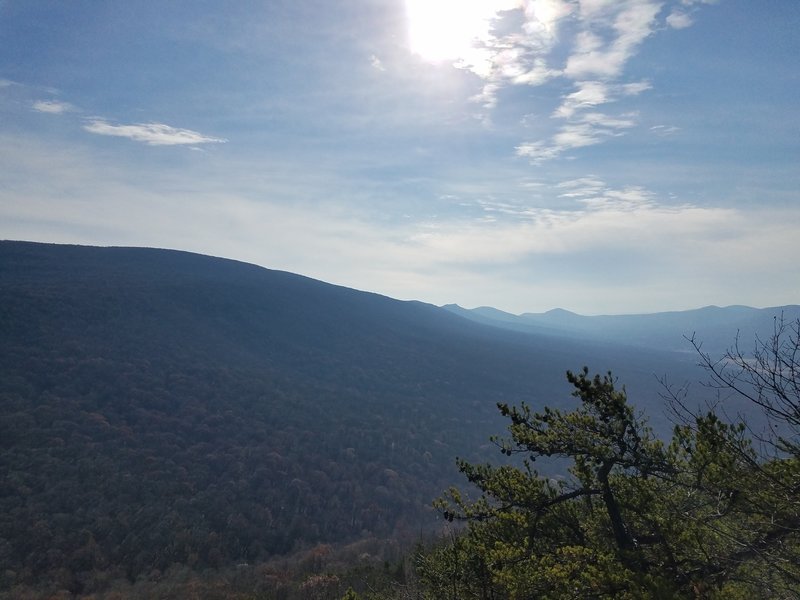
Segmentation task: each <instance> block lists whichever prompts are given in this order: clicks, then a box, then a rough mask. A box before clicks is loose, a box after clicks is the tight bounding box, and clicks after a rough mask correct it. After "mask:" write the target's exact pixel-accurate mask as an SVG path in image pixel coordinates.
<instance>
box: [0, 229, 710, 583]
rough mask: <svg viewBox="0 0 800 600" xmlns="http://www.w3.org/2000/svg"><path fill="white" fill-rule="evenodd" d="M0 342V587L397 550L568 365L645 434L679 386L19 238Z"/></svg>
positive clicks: (675, 362) (219, 265) (170, 265)
mask: <svg viewBox="0 0 800 600" xmlns="http://www.w3.org/2000/svg"><path fill="white" fill-rule="evenodd" d="M0 339H2V345H0V564H2V565H4V571H3V573H0V589H9V588H10V587H11V586H13V585H15V584H19V583H33V582H40V581H42V580H46V579H47V578H55V577H62V578H64V579H65V582H66V583H64V585H65V586H66V587H68V588H69V589H71V590H73V591H76V592H77V591H81V590H84V591H89V590H92V589H94V588H95V587H97V586H99V585H100V584H99V583H97V581H98V577H100V575H102V576H103V577H106V578H113V577H128V578H130V579H134V578H136V577H138V576H140V575H142V574H146V573H149V572H151V571H152V570H154V569H161V570H163V569H165V568H167V567H168V566H169V565H172V564H175V563H177V564H185V565H188V566H190V567H192V568H197V569H200V568H207V567H215V566H221V565H232V564H236V563H239V562H247V561H250V562H257V561H259V560H264V559H265V558H267V557H270V556H274V555H277V554H281V553H286V552H289V551H292V550H293V549H297V548H301V547H307V546H308V545H309V544H313V543H317V542H321V541H325V542H344V541H348V540H354V539H357V538H361V537H365V536H376V537H390V536H393V537H401V536H404V535H411V536H413V535H416V534H418V532H419V531H420V530H421V529H422V528H424V527H427V526H429V525H430V523H432V522H433V520H434V518H435V514H434V513H433V511H432V510H431V509H430V505H431V500H432V499H433V498H434V497H436V496H437V495H438V494H439V493H440V492H441V491H442V490H443V489H445V487H446V486H447V485H449V484H450V483H452V482H454V481H457V480H458V475H457V473H456V469H455V467H454V458H455V457H456V456H461V457H464V458H467V459H470V460H486V459H488V458H493V457H494V456H495V454H496V448H495V447H494V446H492V445H490V444H489V443H488V442H487V440H488V437H489V435H491V434H495V433H502V428H503V427H504V424H503V420H502V419H501V418H500V417H499V415H498V414H497V410H496V403H497V402H507V403H511V404H514V403H518V402H520V401H522V400H527V401H529V402H530V403H531V404H532V405H534V406H540V405H542V404H544V403H547V404H550V405H558V404H559V403H560V402H562V401H564V400H565V399H564V392H563V390H564V386H563V383H562V381H563V373H564V371H565V370H566V369H568V368H573V369H575V368H579V367H580V366H581V365H583V364H588V365H590V367H591V368H592V369H594V370H599V371H605V370H607V369H612V370H614V372H615V374H618V375H620V377H621V379H622V380H623V381H624V382H625V383H626V384H627V385H628V389H629V392H630V397H631V400H632V401H633V402H634V403H635V404H637V406H639V407H640V408H643V409H646V410H647V412H648V414H651V415H656V421H657V425H658V424H659V423H660V424H661V425H664V423H665V422H664V421H663V420H661V421H659V417H658V416H657V415H659V414H661V413H660V407H659V402H660V400H659V397H658V393H657V392H658V390H657V385H656V381H655V375H656V374H657V375H661V374H665V373H668V374H670V375H671V377H672V378H673V379H677V380H681V379H690V378H695V377H697V373H696V372H694V371H692V370H691V364H692V361H688V360H686V359H685V358H680V357H677V358H676V356H677V355H672V354H668V353H655V352H653V353H648V352H644V351H636V352H631V351H630V350H629V349H627V348H625V347H622V346H619V347H618V346H613V345H610V344H603V343H599V342H591V343H590V342H585V341H582V340H575V339H561V338H559V337H557V336H546V335H531V334H524V333H519V332H510V331H505V330H502V329H497V328H493V327H487V326H485V325H481V324H477V323H473V322H470V321H468V320H465V319H463V318H461V317H459V316H457V315H453V314H451V313H449V312H447V311H446V310H444V309H440V308H437V307H434V306H430V305H426V304H422V303H417V302H400V301H396V300H392V299H390V298H386V297H382V296H378V295H375V294H369V293H364V292H358V291H354V290H351V289H346V288H342V287H337V286H333V285H329V284H325V283H321V282H319V281H314V280H311V279H308V278H305V277H301V276H299V275H293V274H290V273H285V272H278V271H271V270H268V269H263V268H260V267H256V266H253V265H248V264H243V263H239V262H235V261H230V260H223V259H218V258H211V257H206V256H201V255H196V254H190V253H184V252H177V251H167V250H155V249H133V248H93V247H80V246H61V245H47V244H35V243H29V242H0ZM566 401H570V399H569V398H568V397H567V398H566Z"/></svg>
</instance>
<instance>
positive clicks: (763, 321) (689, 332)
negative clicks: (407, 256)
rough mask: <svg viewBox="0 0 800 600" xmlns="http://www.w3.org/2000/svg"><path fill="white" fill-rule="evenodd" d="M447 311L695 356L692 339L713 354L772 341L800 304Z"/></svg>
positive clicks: (511, 327) (523, 327) (517, 326)
mask: <svg viewBox="0 0 800 600" xmlns="http://www.w3.org/2000/svg"><path fill="white" fill-rule="evenodd" d="M444 308H445V309H447V310H449V311H451V312H453V313H454V314H458V315H460V316H463V317H465V318H468V319H472V320H473V321H476V322H480V323H484V324H487V325H494V326H496V327H502V328H505V329H509V330H514V331H522V332H528V333H534V334H549V335H557V336H562V337H568V338H579V339H591V340H601V341H607V342H611V343H619V344H627V345H631V346H638V347H643V348H654V349H660V350H670V351H676V352H686V353H694V349H693V347H692V345H691V343H690V342H689V340H690V339H691V338H692V337H694V339H695V340H696V341H697V342H699V343H701V344H702V349H703V351H705V352H708V353H710V354H711V355H712V356H716V355H721V354H722V353H724V352H725V350H727V349H728V348H730V347H731V346H732V344H734V343H735V339H736V336H737V334H738V335H739V340H740V346H741V348H742V349H743V350H745V351H749V350H751V349H752V347H753V342H754V340H755V338H756V336H758V337H760V338H761V339H768V338H769V337H770V335H771V334H772V333H773V331H774V327H775V325H776V321H779V320H780V319H781V318H782V317H783V318H784V319H785V320H787V321H791V320H794V319H797V318H798V317H800V306H798V305H787V306H777V307H772V308H760V309H759V308H751V307H748V306H726V307H718V306H706V307H704V308H699V309H696V310H687V311H677V312H662V313H653V314H635V315H604V316H584V315H579V314H576V313H573V312H570V311H567V310H563V309H554V310H550V311H547V312H545V313H523V314H521V315H513V314H510V313H506V312H503V311H499V310H497V309H494V308H488V307H480V308H475V309H472V310H468V309H464V308H461V307H460V306H457V305H454V304H451V305H447V306H445V307H444Z"/></svg>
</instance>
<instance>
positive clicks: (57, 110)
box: [33, 100, 76, 115]
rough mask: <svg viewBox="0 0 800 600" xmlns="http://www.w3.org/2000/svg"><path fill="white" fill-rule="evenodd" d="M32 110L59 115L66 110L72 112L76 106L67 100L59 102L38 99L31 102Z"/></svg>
mask: <svg viewBox="0 0 800 600" xmlns="http://www.w3.org/2000/svg"><path fill="white" fill-rule="evenodd" d="M33 110H35V111H37V112H43V113H49V114H52V115H60V114H62V113H66V112H73V111H75V110H76V108H75V107H74V106H73V105H72V104H70V103H69V102H60V101H58V100H38V101H36V102H34V103H33Z"/></svg>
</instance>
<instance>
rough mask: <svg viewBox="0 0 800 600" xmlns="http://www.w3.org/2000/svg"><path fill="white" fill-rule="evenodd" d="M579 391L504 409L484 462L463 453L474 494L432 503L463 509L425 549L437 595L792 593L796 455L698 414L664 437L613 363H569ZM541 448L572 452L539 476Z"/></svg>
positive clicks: (424, 571) (423, 563) (798, 589)
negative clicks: (618, 379) (600, 370)
mask: <svg viewBox="0 0 800 600" xmlns="http://www.w3.org/2000/svg"><path fill="white" fill-rule="evenodd" d="M567 378H568V380H569V382H570V383H571V384H572V386H573V387H574V392H573V393H574V395H575V396H576V397H577V398H578V399H579V401H580V402H579V404H578V405H577V406H576V407H575V408H574V410H571V411H561V410H555V409H550V408H545V409H544V410H543V411H541V412H534V411H532V410H531V409H530V408H529V407H528V406H526V405H522V406H521V407H519V408H516V407H509V406H508V405H505V404H500V405H498V406H499V409H500V411H501V413H502V414H503V415H505V416H506V417H508V418H509V419H510V421H511V424H510V425H509V432H510V438H508V439H496V440H495V442H496V443H497V445H498V446H499V448H500V450H501V452H502V453H503V454H504V455H506V456H510V457H514V456H517V455H522V456H524V457H525V458H524V459H523V460H522V461H521V463H520V462H518V463H516V464H513V465H503V466H491V465H484V464H479V465H476V464H471V463H469V462H467V461H459V468H460V469H461V471H462V472H463V473H464V474H465V475H466V478H467V480H468V481H469V482H470V483H472V484H474V486H476V487H477V488H478V489H479V490H480V492H481V496H480V497H479V498H478V499H476V500H470V499H468V498H467V497H466V496H465V495H464V494H462V493H461V492H460V491H459V490H457V489H451V490H450V492H449V493H448V494H447V495H446V496H445V497H444V498H442V499H440V500H439V501H437V503H436V504H437V506H438V507H439V509H440V510H442V511H443V514H444V516H445V517H446V518H447V519H448V520H450V521H465V522H466V523H467V528H466V530H465V531H464V532H463V534H462V535H458V536H454V537H453V539H452V540H450V541H449V542H448V543H446V544H444V545H442V546H439V547H437V548H435V549H433V550H431V551H430V552H429V553H427V554H425V555H423V557H422V558H421V559H420V572H421V577H422V580H423V581H424V582H425V583H426V584H427V585H428V586H429V589H431V590H432V591H433V592H434V595H436V596H437V597H442V598H452V599H456V598H466V597H474V598H509V599H522V598H553V599H555V598H609V599H610V598H654V599H658V598H696V597H709V598H711V597H719V598H723V597H725V598H734V597H737V596H740V597H744V596H747V595H749V597H751V598H752V597H776V598H780V597H789V596H790V595H792V594H796V593H800V586H798V582H800V579H798V576H800V571H798V568H797V564H798V562H797V560H796V558H797V550H798V543H799V538H798V512H800V501H799V500H798V489H797V487H792V485H793V484H794V482H796V481H798V479H797V471H798V468H799V467H800V465H799V463H798V458H797V457H796V456H792V457H783V458H780V459H778V458H773V459H770V460H759V458H758V456H757V454H756V452H755V451H754V449H753V447H752V444H751V442H750V439H749V438H748V436H747V432H746V430H745V426H744V425H732V424H728V423H725V422H723V421H722V420H720V419H719V418H718V417H717V416H716V415H715V414H713V413H709V414H706V415H699V416H696V417H695V418H694V420H693V421H692V422H688V423H686V424H684V425H682V426H679V427H676V429H675V433H674V436H673V440H672V442H671V444H670V445H669V446H668V447H665V446H664V445H663V444H662V443H661V442H660V441H659V440H657V439H655V438H654V436H653V434H652V432H651V431H650V429H649V428H648V427H647V425H646V423H645V422H644V421H643V420H642V419H640V418H638V417H637V416H636V415H635V413H634V411H633V409H632V407H631V406H630V405H629V404H628V402H627V397H626V394H625V391H624V389H622V390H618V389H617V388H616V387H615V383H614V379H613V378H612V376H611V374H608V375H606V376H604V377H601V376H595V377H589V374H588V370H587V369H585V368H584V370H583V371H582V372H580V373H578V374H573V373H568V374H567ZM539 457H563V458H568V459H570V460H571V461H572V467H571V468H570V477H568V478H566V479H564V480H561V481H555V480H551V479H546V478H543V477H541V476H539V474H538V473H537V471H536V470H535V469H534V468H533V466H532V465H533V464H534V462H535V460H536V459H537V458H539ZM765 594H766V596H765Z"/></svg>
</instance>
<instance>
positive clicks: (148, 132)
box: [83, 119, 228, 146]
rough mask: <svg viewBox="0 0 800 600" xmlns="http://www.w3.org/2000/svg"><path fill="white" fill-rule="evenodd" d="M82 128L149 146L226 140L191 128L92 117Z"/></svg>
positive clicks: (211, 142) (218, 142)
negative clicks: (126, 123)
mask: <svg viewBox="0 0 800 600" xmlns="http://www.w3.org/2000/svg"><path fill="white" fill-rule="evenodd" d="M83 128H84V129H85V130H86V131H88V132H90V133H96V134H98V135H111V136H116V137H124V138H128V139H131V140H134V141H136V142H143V143H145V144H147V145H149V146H179V145H197V144H223V143H225V142H227V141H228V140H225V139H222V138H215V137H209V136H206V135H203V134H201V133H198V132H196V131H192V130H191V129H177V128H175V127H170V126H169V125H164V124H163V123H138V124H134V125H112V124H111V123H109V122H108V121H106V120H104V119H93V120H91V121H89V123H88V124H86V125H84V127H83Z"/></svg>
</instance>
